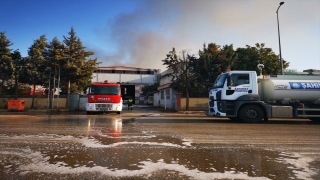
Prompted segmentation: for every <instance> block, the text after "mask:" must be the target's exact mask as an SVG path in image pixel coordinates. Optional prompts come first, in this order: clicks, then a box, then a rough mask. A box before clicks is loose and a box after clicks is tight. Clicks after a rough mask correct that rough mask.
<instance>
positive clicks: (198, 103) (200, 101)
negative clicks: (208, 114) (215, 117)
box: [181, 98, 209, 111]
mask: <svg viewBox="0 0 320 180" xmlns="http://www.w3.org/2000/svg"><path fill="white" fill-rule="evenodd" d="M208 101H209V100H208V98H189V110H193V111H205V110H208ZM185 109H186V98H181V110H182V111H183V110H185Z"/></svg>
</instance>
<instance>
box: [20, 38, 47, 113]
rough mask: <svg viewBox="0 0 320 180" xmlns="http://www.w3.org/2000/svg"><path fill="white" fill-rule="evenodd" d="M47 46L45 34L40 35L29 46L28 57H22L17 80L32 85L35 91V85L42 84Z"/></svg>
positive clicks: (33, 98) (32, 104) (33, 97)
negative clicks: (20, 74)
mask: <svg viewBox="0 0 320 180" xmlns="http://www.w3.org/2000/svg"><path fill="white" fill-rule="evenodd" d="M47 46H48V43H47V38H46V37H45V35H42V36H40V38H39V39H36V40H34V43H33V44H32V45H31V47H29V50H28V57H26V58H24V59H23V66H24V68H23V71H22V74H23V75H22V76H20V78H19V80H20V82H23V83H28V84H32V85H33V91H34V92H35V89H36V85H43V84H44V82H45V79H44V77H45V72H44V71H43V69H45V66H46V59H45V56H44V54H45V50H46V48H47ZM34 103H35V93H33V96H32V103H31V108H35V105H34Z"/></svg>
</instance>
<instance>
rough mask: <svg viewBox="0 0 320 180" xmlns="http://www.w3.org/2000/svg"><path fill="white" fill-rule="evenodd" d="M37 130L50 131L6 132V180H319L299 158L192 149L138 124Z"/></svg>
mask: <svg viewBox="0 0 320 180" xmlns="http://www.w3.org/2000/svg"><path fill="white" fill-rule="evenodd" d="M33 125H35V126H34V127H33V128H39V127H43V128H44V129H42V130H39V129H33V128H30V130H27V132H20V131H18V130H15V129H13V130H12V129H11V130H9V131H7V133H6V132H1V133H0V139H2V141H1V142H0V147H1V148H0V179H21V178H23V179H41V178H44V177H51V178H53V179H54V178H56V179H61V178H62V177H63V178H67V179H69V178H75V177H81V178H83V177H88V178H89V179H91V178H92V177H95V178H94V179H99V178H100V179H104V178H111V179H112V178H115V179H117V178H124V179H126V178H128V177H131V178H134V177H136V178H138V179H139V178H145V179H154V178H155V177H158V179H161V177H167V175H170V177H172V178H173V179H215V178H216V179H308V178H311V177H312V176H315V175H316V174H315V170H314V169H310V168H309V167H308V164H309V163H310V162H312V161H313V160H312V159H307V158H305V157H303V156H301V155H299V154H287V153H285V152H279V151H272V150H265V149H256V148H254V147H250V146H233V145H219V144H197V143H191V142H190V141H188V140H187V139H183V138H180V137H177V136H174V135H170V134H168V135H159V134H157V133H154V132H148V131H145V130H141V129H140V128H138V127H137V126H138V125H137V124H135V123H134V122H132V120H131V119H128V120H121V119H119V118H111V119H105V118H77V119H64V120H61V119H58V118H51V119H47V120H45V121H42V122H38V121H37V122H35V124H33ZM44 125H45V126H44ZM50 128H53V130H52V129H50ZM55 128H58V129H55ZM18 129H19V128H18ZM20 130H21V129H20ZM43 131H46V132H48V133H44V132H43ZM39 132H42V133H41V134H39ZM53 132H56V133H53ZM59 132H60V133H59Z"/></svg>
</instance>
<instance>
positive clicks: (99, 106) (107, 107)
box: [96, 104, 112, 110]
mask: <svg viewBox="0 0 320 180" xmlns="http://www.w3.org/2000/svg"><path fill="white" fill-rule="evenodd" d="M111 108H112V104H97V105H96V110H110V109H111Z"/></svg>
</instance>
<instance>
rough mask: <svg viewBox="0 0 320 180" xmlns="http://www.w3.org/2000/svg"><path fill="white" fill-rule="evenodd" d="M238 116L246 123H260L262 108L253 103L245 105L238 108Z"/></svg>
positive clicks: (262, 115)
mask: <svg viewBox="0 0 320 180" xmlns="http://www.w3.org/2000/svg"><path fill="white" fill-rule="evenodd" d="M238 115H239V118H240V119H241V121H243V122H246V123H260V122H261V121H262V118H263V117H264V114H263V110H262V109H261V108H260V107H258V106H255V105H247V106H244V107H243V108H241V109H240V111H239V114H238Z"/></svg>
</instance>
